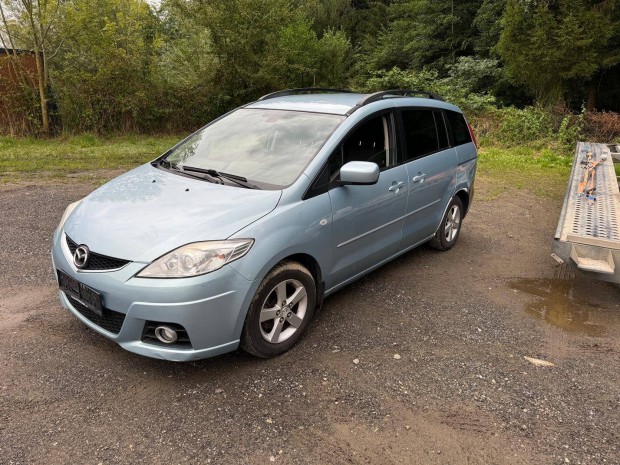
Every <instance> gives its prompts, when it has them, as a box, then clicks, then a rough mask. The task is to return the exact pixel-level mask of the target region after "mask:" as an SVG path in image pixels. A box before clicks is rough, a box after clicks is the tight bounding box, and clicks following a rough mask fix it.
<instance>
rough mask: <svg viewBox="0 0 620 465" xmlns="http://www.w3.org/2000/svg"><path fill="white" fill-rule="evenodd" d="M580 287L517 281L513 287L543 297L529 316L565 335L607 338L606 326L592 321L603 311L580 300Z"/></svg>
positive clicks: (532, 305)
mask: <svg viewBox="0 0 620 465" xmlns="http://www.w3.org/2000/svg"><path fill="white" fill-rule="evenodd" d="M576 284H577V281H572V280H571V281H567V280H565V279H519V280H517V281H513V282H512V283H511V284H510V287H511V289H516V290H518V291H522V292H526V293H528V294H531V295H534V296H536V297H539V298H538V299H536V300H535V301H534V302H532V303H530V304H528V306H527V307H526V308H525V311H526V312H527V313H528V314H529V315H531V316H533V317H535V318H539V319H541V320H544V321H546V322H547V323H549V324H552V325H553V326H557V327H558V328H561V329H563V330H565V331H570V332H579V333H583V334H587V335H588V336H594V337H599V336H603V335H604V334H605V333H606V328H605V326H603V325H600V324H597V323H595V322H594V321H592V320H593V319H596V316H597V315H598V313H599V312H600V307H599V306H598V305H596V304H592V303H590V302H586V301H585V299H583V298H582V297H581V296H577V295H576V292H575V290H574V287H575V285H576Z"/></svg>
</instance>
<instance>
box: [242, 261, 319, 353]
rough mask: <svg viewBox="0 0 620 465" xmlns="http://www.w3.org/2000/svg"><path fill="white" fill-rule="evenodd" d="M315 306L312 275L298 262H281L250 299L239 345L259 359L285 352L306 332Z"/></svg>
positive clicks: (314, 287)
mask: <svg viewBox="0 0 620 465" xmlns="http://www.w3.org/2000/svg"><path fill="white" fill-rule="evenodd" d="M315 306H316V284H315V281H314V278H313V277H312V274H311V273H310V272H309V271H308V270H307V269H306V268H304V267H303V266H302V265H300V264H299V263H296V262H283V263H281V264H280V265H278V266H277V267H275V268H274V269H273V270H271V272H270V273H269V274H268V275H267V276H266V277H265V279H264V280H263V282H262V283H261V285H260V286H259V288H258V290H257V291H256V294H255V295H254V299H252V303H251V304H250V308H249V310H248V315H247V317H246V319H245V325H244V327H243V334H242V338H241V348H242V349H243V350H245V351H246V352H249V353H251V354H253V355H256V356H257V357H262V358H268V357H274V356H276V355H279V354H281V353H283V352H286V351H287V350H289V349H290V348H291V347H293V345H295V343H296V342H297V341H298V340H299V339H300V338H301V336H302V335H303V333H304V332H305V330H306V328H307V327H308V324H309V323H310V320H311V319H312V316H313V315H314V308H315Z"/></svg>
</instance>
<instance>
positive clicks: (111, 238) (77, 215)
mask: <svg viewBox="0 0 620 465" xmlns="http://www.w3.org/2000/svg"><path fill="white" fill-rule="evenodd" d="M281 195H282V191H279V190H278V191H266V190H258V189H245V188H242V187H233V186H228V185H222V184H214V183H211V182H207V181H202V180H200V179H193V178H190V177H186V176H181V175H178V174H174V173H171V172H168V171H163V170H160V169H158V168H155V167H153V166H151V165H150V164H149V165H143V166H140V167H138V168H136V169H134V170H132V171H129V172H127V173H125V174H123V175H122V176H119V177H118V178H116V179H114V180H112V181H110V182H109V183H107V184H105V185H104V186H102V187H100V188H99V189H97V190H95V191H94V192H92V193H91V194H90V195H88V196H87V197H86V198H85V199H84V200H83V201H82V202H81V203H80V205H79V206H78V207H77V208H76V209H75V210H74V212H73V213H72V214H71V215H70V216H69V218H68V220H67V222H66V223H65V227H64V231H65V233H66V234H67V235H68V236H69V237H70V238H71V239H72V240H73V241H75V242H77V243H78V244H86V245H87V246H88V247H89V248H90V249H91V250H92V251H93V252H97V253H100V254H103V255H108V256H111V257H116V258H122V259H125V260H131V261H138V262H151V261H153V260H154V259H156V258H158V257H160V256H161V255H163V254H165V253H167V252H170V251H171V250H173V249H175V248H177V247H180V246H181V245H185V244H188V243H190V242H198V241H205V240H221V239H226V238H228V237H230V236H231V235H232V234H234V233H235V232H237V231H239V230H240V229H242V228H244V227H245V226H247V225H248V224H250V223H252V222H254V221H256V220H257V219H259V218H261V217H262V216H265V215H266V214H268V213H269V212H271V211H272V210H273V209H274V208H275V207H276V205H277V204H278V201H279V200H280V197H281Z"/></svg>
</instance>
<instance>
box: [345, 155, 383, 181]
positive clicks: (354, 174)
mask: <svg viewBox="0 0 620 465" xmlns="http://www.w3.org/2000/svg"><path fill="white" fill-rule="evenodd" d="M380 172H381V171H380V170H379V165H377V164H376V163H371V162H368V161H350V162H349V163H346V164H345V165H344V166H343V167H342V168H340V185H341V186H344V185H349V184H352V185H356V186H359V185H365V184H377V181H378V180H379V174H380Z"/></svg>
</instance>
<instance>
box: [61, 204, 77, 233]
mask: <svg viewBox="0 0 620 465" xmlns="http://www.w3.org/2000/svg"><path fill="white" fill-rule="evenodd" d="M80 202H82V201H81V200H78V201H77V202H73V203H70V204H69V206H68V207H67V208H65V212H64V213H63V214H62V218H60V223H59V224H58V231H60V230H62V227H63V226H64V225H65V221H67V218H69V215H70V214H71V213H72V212H73V210H75V208H76V207H77V206H78V205H79V204H80Z"/></svg>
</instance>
